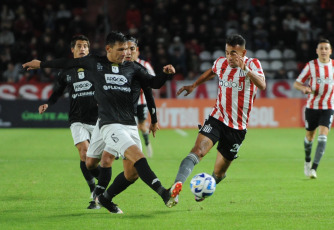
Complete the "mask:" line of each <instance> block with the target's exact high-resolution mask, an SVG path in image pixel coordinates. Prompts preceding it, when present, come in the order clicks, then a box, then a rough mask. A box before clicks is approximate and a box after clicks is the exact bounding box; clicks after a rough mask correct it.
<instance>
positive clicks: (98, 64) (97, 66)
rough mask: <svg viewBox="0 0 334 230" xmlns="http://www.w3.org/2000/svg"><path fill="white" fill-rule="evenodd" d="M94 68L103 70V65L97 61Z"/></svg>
mask: <svg viewBox="0 0 334 230" xmlns="http://www.w3.org/2000/svg"><path fill="white" fill-rule="evenodd" d="M96 69H97V71H102V70H103V66H102V65H101V63H100V62H98V63H97V64H96Z"/></svg>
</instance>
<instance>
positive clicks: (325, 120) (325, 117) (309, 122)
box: [305, 108, 334, 131]
mask: <svg viewBox="0 0 334 230" xmlns="http://www.w3.org/2000/svg"><path fill="white" fill-rule="evenodd" d="M333 114H334V110H332V109H309V108H306V109H305V129H306V130H307V131H313V130H315V129H316V128H317V127H318V126H319V125H322V126H326V127H327V128H330V127H331V125H332V121H333Z"/></svg>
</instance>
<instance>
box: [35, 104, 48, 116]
mask: <svg viewBox="0 0 334 230" xmlns="http://www.w3.org/2000/svg"><path fill="white" fill-rule="evenodd" d="M48 107H49V105H48V104H44V105H40V106H39V107H38V112H39V114H42V113H44V112H45V111H46V110H47V109H48Z"/></svg>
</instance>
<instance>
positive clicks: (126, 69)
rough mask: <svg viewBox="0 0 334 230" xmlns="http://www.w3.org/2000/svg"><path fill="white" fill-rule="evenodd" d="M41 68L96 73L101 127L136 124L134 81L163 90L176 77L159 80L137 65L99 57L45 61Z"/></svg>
mask: <svg viewBox="0 0 334 230" xmlns="http://www.w3.org/2000/svg"><path fill="white" fill-rule="evenodd" d="M41 67H42V68H61V69H68V68H74V67H81V68H84V69H87V70H90V71H93V72H94V75H90V77H89V80H90V81H92V82H93V84H94V87H95V99H96V101H97V104H98V114H99V117H100V118H101V121H100V127H102V126H103V125H105V124H112V123H119V124H124V125H136V121H135V119H134V107H133V105H134V104H133V94H132V88H131V87H132V83H133V80H138V81H139V82H140V84H141V86H143V87H147V86H149V87H151V88H160V87H161V86H162V85H163V84H164V83H165V82H166V81H167V80H168V79H170V76H172V75H170V74H163V75H162V76H159V77H155V76H153V75H150V74H149V73H148V72H147V70H146V69H145V67H143V66H142V65H140V64H138V63H136V62H123V63H122V64H117V63H112V62H110V61H109V60H108V59H107V57H106V56H103V57H101V56H95V55H90V56H86V57H83V58H75V59H67V58H64V59H56V60H52V61H46V62H41Z"/></svg>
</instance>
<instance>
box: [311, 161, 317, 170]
mask: <svg viewBox="0 0 334 230" xmlns="http://www.w3.org/2000/svg"><path fill="white" fill-rule="evenodd" d="M317 168H318V164H317V163H314V162H313V164H312V167H311V169H314V170H315V171H317Z"/></svg>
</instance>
